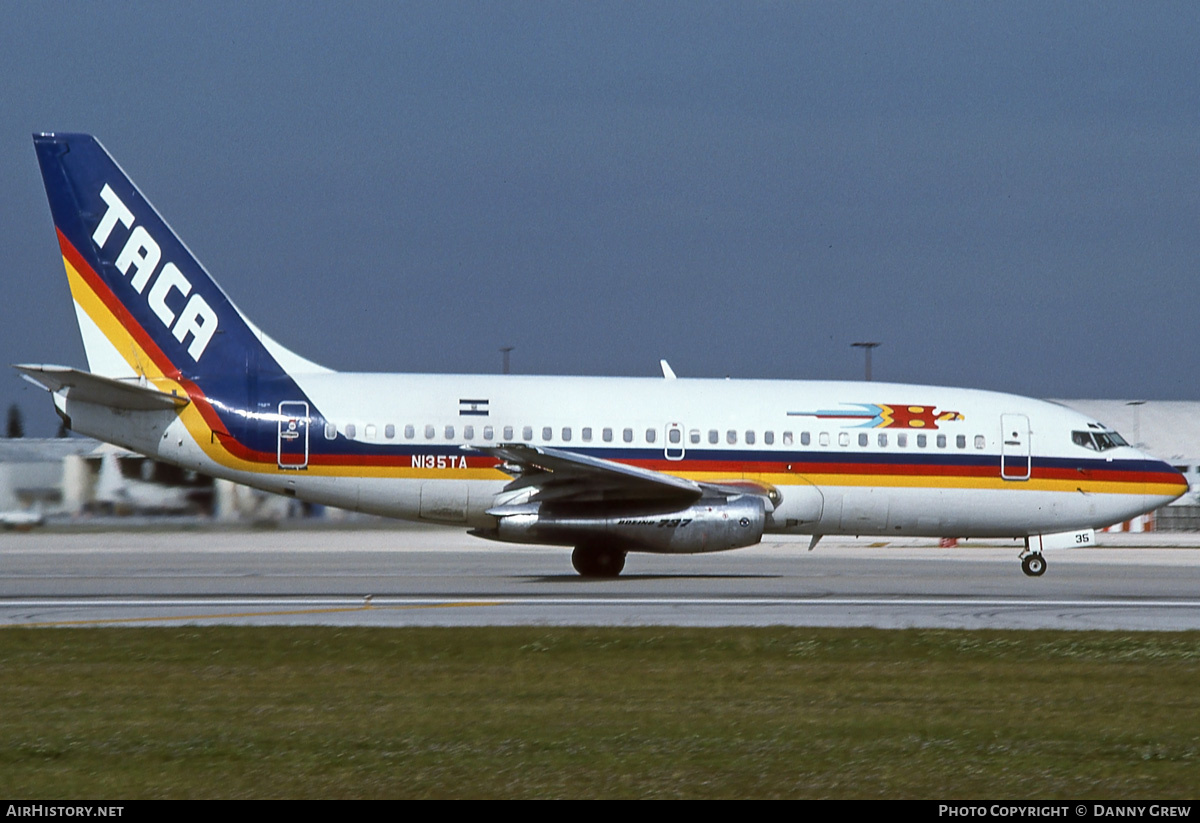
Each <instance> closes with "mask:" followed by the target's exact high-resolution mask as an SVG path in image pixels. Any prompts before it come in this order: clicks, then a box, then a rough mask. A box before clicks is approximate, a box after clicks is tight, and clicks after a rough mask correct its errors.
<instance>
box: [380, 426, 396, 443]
mask: <svg viewBox="0 0 1200 823" xmlns="http://www.w3.org/2000/svg"><path fill="white" fill-rule="evenodd" d="M383 436H384V437H386V438H387V439H388V440H395V439H396V424H395V423H388V424H387V425H386V426H384V427H383Z"/></svg>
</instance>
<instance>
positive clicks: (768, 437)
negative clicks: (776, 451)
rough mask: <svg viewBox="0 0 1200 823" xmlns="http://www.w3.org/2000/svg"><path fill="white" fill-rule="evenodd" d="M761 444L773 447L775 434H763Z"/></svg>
mask: <svg viewBox="0 0 1200 823" xmlns="http://www.w3.org/2000/svg"><path fill="white" fill-rule="evenodd" d="M763 442H764V443H766V444H767V445H768V446H771V445H774V443H775V432H763Z"/></svg>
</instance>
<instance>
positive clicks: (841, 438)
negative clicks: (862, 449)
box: [838, 432, 850, 446]
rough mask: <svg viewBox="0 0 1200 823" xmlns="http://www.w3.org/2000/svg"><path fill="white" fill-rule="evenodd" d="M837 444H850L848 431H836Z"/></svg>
mask: <svg viewBox="0 0 1200 823" xmlns="http://www.w3.org/2000/svg"><path fill="white" fill-rule="evenodd" d="M838 445H839V446H849V445H850V432H838Z"/></svg>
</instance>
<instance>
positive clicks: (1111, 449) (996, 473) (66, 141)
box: [17, 134, 1187, 576]
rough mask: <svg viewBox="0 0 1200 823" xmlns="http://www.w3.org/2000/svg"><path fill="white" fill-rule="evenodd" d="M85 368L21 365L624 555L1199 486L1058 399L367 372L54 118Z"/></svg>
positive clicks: (239, 456)
mask: <svg viewBox="0 0 1200 823" xmlns="http://www.w3.org/2000/svg"><path fill="white" fill-rule="evenodd" d="M34 145H35V147H36V149H37V156H38V161H39V163H40V164H41V170H42V177H43V179H44V182H45V185H46V194H47V197H48V198H49V200H50V212H51V215H52V216H53V218H54V225H55V228H56V229H57V232H58V244H59V248H60V250H61V252H62V258H63V262H64V264H65V265H66V271H67V279H68V280H69V282H70V287H71V296H72V298H73V299H74V302H75V314H76V317H77V318H78V320H79V328H80V332H81V333H82V335H83V343H84V349H85V351H86V354H87V360H88V367H89V371H79V370H76V369H73V368H68V367H64V366H46V365H25V366H18V367H17V368H19V369H20V370H21V371H22V372H23V373H24V374H25V375H27V376H28V377H29V378H31V379H32V380H34V381H35V382H37V383H38V384H40V385H41V386H43V387H44V388H46V389H47V390H48V391H50V392H51V393H52V395H53V398H54V404H55V407H56V408H57V410H58V413H59V415H61V416H62V418H63V419H64V420H65V421H66V423H67V425H68V426H70V427H71V428H72V429H73V430H75V431H78V432H81V433H83V434H87V435H91V436H93V437H97V438H99V439H101V440H106V441H108V442H110V443H115V444H117V445H119V446H124V447H125V448H127V449H131V450H133V451H136V452H140V453H142V454H145V455H148V456H150V457H154V458H155V459H158V460H163V461H166V462H168V463H173V464H176V465H178V466H182V467H185V468H188V469H194V470H196V471H199V472H204V473H206V474H210V475H213V476H214V477H223V478H227V479H229V480H234V481H237V482H239V483H245V484H247V485H249V486H254V487H257V488H260V489H265V490H268V491H273V492H278V493H280V494H285V495H292V496H294V497H297V498H300V499H302V500H308V501H312V502H314V503H323V504H327V505H331V506H342V507H345V508H348V509H354V510H357V511H362V512H373V513H376V514H381V515H387V516H390V517H397V518H404V519H410V520H422V521H432V522H436V523H444V524H449V525H457V526H460V527H462V528H468V529H470V530H471V533H472V534H475V535H478V536H480V537H486V538H490V539H493V540H500V541H507V542H513V543H545V544H552V545H564V546H573V547H574V554H573V555H572V560H573V563H574V566H575V568H576V569H577V570H578V571H579V572H580V573H581V574H584V575H591V576H615V575H617V574H619V573H620V571H621V569H622V568H623V567H624V565H625V556H626V553H628V552H631V551H635V552H663V553H680V554H689V553H696V552H712V551H722V550H725V549H736V548H739V547H742V546H751V545H754V544H755V543H758V542H759V541H760V540H761V539H762V537H763V535H764V534H800V535H811V536H812V539H811V541H810V543H809V545H810V548H811V547H812V546H813V545H815V544H816V541H817V540H818V539H820V537H821V536H822V535H829V534H850V535H897V536H900V535H903V536H910V535H924V536H931V537H938V536H943V535H945V536H955V537H1006V538H1025V540H1024V544H1023V549H1022V550H1021V553H1020V557H1021V559H1022V567H1023V569H1024V570H1025V573H1026V574H1029V575H1034V576H1036V575H1040V574H1042V573H1043V572H1044V571H1045V559H1044V557H1043V555H1042V549H1043V548H1045V547H1053V546H1055V545H1062V544H1067V545H1076V544H1087V543H1090V542H1091V541H1092V540H1093V539H1094V532H1093V531H1092V530H1093V529H1095V528H1097V527H1101V526H1106V525H1109V524H1111V523H1115V522H1118V521H1122V520H1126V519H1128V518H1131V517H1133V516H1135V515H1138V514H1141V513H1143V512H1146V511H1149V510H1151V509H1154V508H1156V507H1158V506H1162V505H1164V504H1166V503H1168V502H1170V501H1171V500H1174V499H1175V498H1176V497H1178V496H1179V495H1180V494H1183V493H1184V492H1186V491H1187V481H1186V480H1185V479H1184V478H1183V476H1182V475H1181V474H1179V472H1177V471H1175V470H1174V469H1173V468H1172V467H1171V466H1169V465H1166V464H1165V463H1162V462H1160V461H1158V460H1155V459H1153V458H1151V457H1148V456H1147V455H1145V454H1142V453H1141V452H1138V451H1136V450H1135V449H1133V448H1131V447H1130V446H1129V445H1128V444H1127V443H1126V442H1125V441H1124V440H1123V439H1122V438H1121V437H1120V435H1118V434H1117V433H1116V432H1114V431H1111V430H1110V429H1109V428H1107V427H1106V426H1104V425H1102V424H1101V423H1099V422H1097V421H1095V420H1091V419H1089V418H1087V417H1085V416H1083V415H1081V414H1078V413H1076V412H1074V411H1071V410H1069V409H1067V408H1064V407H1062V406H1058V405H1054V404H1051V403H1046V402H1042V401H1038V400H1031V399H1028V398H1025V397H1017V396H1013V395H1009V394H998V393H994V392H986V391H977V390H972V389H950V388H939V387H934V386H908V385H897V384H887V383H852V382H845V383H839V382H801V381H768V380H700V379H683V378H680V379H676V378H675V375H674V373H672V372H671V371H670V369H669V367H666V366H665V365H664V368H663V377H662V379H658V378H654V379H650V378H592V377H523V376H512V375H497V376H481V375H425V374H395V375H392V374H349V373H339V372H334V371H331V370H329V369H326V368H322V367H321V366H318V365H316V364H315V363H312V362H310V361H308V360H305V359H304V358H302V357H300V356H298V355H296V354H293V353H292V352H291V351H288V350H287V349H286V348H284V347H283V346H281V345H280V344H279V343H277V342H275V341H274V340H272V339H271V338H270V337H268V336H267V335H266V334H264V333H263V332H262V331H260V330H259V329H258V327H257V326H255V325H254V324H253V323H252V322H251V321H250V320H249V319H248V318H247V317H246V316H245V315H243V314H242V313H241V312H240V311H239V310H238V308H237V306H235V305H234V304H233V302H232V301H231V300H230V299H229V297H228V296H227V295H226V294H225V292H224V291H222V290H221V288H220V287H219V286H218V285H217V284H216V282H215V281H214V280H213V279H212V278H211V277H209V275H208V273H207V272H206V271H205V270H204V268H203V267H202V266H201V265H200V263H199V262H198V261H197V260H196V259H195V258H194V257H193V256H192V254H191V252H189V251H188V249H187V247H186V246H185V245H184V244H183V242H182V241H180V240H179V239H178V238H177V237H176V235H175V233H174V232H173V231H172V230H171V228H170V227H169V226H168V225H167V223H166V222H165V221H164V220H163V219H162V217H160V216H159V214H158V212H156V211H155V210H154V207H153V206H151V205H150V202H149V201H148V200H146V198H145V197H143V196H142V193H141V192H140V191H138V189H137V188H136V187H135V186H134V185H133V183H132V182H131V181H130V180H129V178H128V177H127V176H126V175H125V173H124V172H123V171H122V170H121V168H120V167H119V166H118V165H117V164H116V163H115V162H114V161H113V160H112V158H111V157H110V156H109V155H108V153H107V152H106V151H105V150H104V148H103V147H102V146H101V145H100V143H99V142H98V141H96V139H95V138H93V137H90V136H88V135H83V134H39V135H35V136H34Z"/></svg>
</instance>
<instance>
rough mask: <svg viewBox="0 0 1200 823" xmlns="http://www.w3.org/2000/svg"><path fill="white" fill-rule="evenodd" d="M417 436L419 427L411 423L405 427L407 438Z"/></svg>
mask: <svg viewBox="0 0 1200 823" xmlns="http://www.w3.org/2000/svg"><path fill="white" fill-rule="evenodd" d="M416 436H417V429H416V427H415V426H413V425H412V424H411V423H409V424H408V425H407V426H405V427H404V437H405V439H407V440H412V439H413V438H414V437H416Z"/></svg>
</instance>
